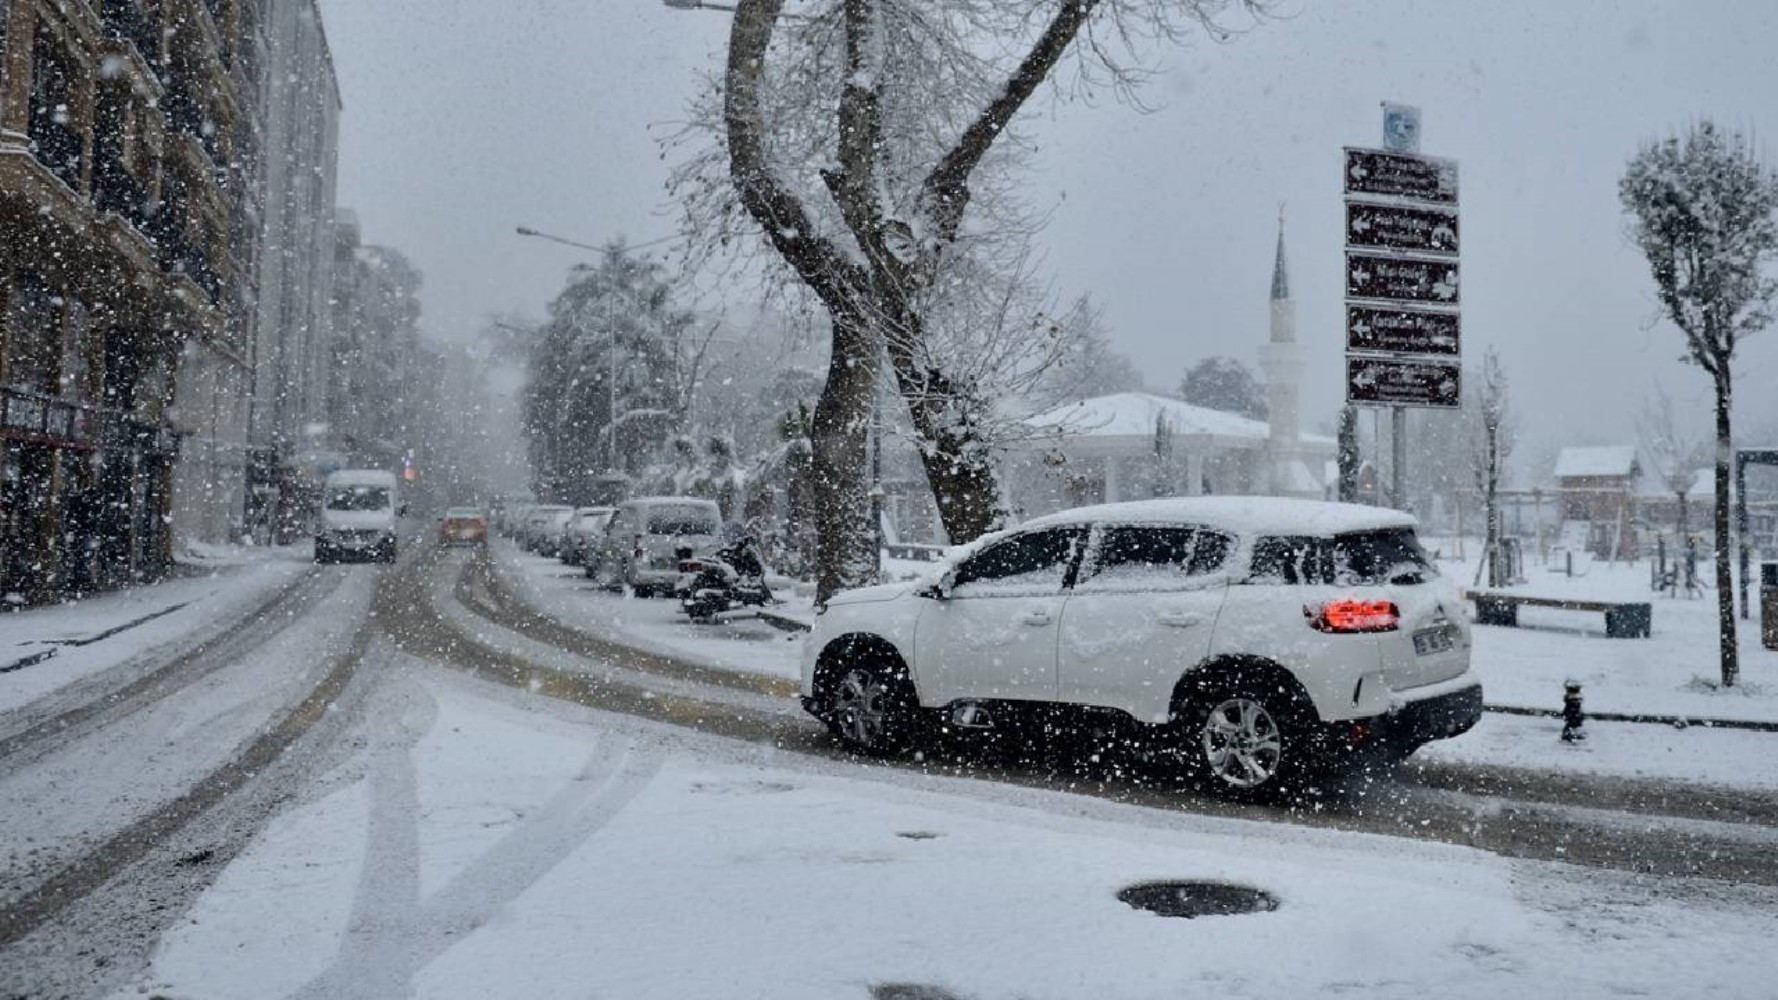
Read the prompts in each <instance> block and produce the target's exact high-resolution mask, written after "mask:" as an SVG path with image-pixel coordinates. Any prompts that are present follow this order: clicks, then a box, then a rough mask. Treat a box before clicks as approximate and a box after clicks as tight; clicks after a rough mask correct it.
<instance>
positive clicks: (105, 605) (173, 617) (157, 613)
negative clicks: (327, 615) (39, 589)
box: [0, 545, 311, 711]
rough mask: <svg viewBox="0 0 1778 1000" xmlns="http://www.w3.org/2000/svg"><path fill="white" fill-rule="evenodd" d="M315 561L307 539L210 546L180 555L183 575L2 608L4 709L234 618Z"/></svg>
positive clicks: (0, 698) (0, 687) (0, 702)
mask: <svg viewBox="0 0 1778 1000" xmlns="http://www.w3.org/2000/svg"><path fill="white" fill-rule="evenodd" d="M310 559H311V556H310V551H309V548H308V546H306V545H304V546H292V547H289V548H271V549H268V548H259V549H245V548H237V547H232V546H221V547H212V548H210V549H207V550H206V551H205V552H204V553H202V555H201V557H199V556H193V557H192V558H190V559H187V560H182V562H181V566H182V567H183V570H182V572H181V574H180V575H179V576H176V577H174V578H173V579H170V580H166V581H164V582H161V583H156V584H150V585H144V586H137V587H128V588H125V589H123V590H118V591H111V592H107V593H101V594H94V595H93V596H91V597H86V598H83V599H81V600H78V601H70V602H68V603H65V604H56V605H50V606H46V607H38V608H27V609H24V610H19V611H10V612H6V613H0V711H5V710H8V709H13V708H17V707H19V706H21V705H25V704H28V703H30V702H31V701H34V700H35V699H37V698H39V697H41V696H43V695H45V694H48V693H49V692H51V691H54V690H56V689H57V688H60V687H63V686H65V685H68V684H72V683H74V682H75V681H78V680H80V679H82V678H85V677H88V676H91V675H92V674H95V673H98V672H100V671H102V670H106V669H108V668H110V667H113V666H116V665H117V664H119V663H122V662H124V661H125V660H128V659H130V658H132V657H134V656H137V655H139V654H142V653H145V652H148V651H151V650H156V649H159V648H162V647H166V646H170V645H174V644H178V643H180V642H182V641H186V640H189V639H190V638H191V637H192V636H193V635H196V634H200V633H202V632H205V631H208V630H211V629H214V628H219V627H223V626H226V625H228V624H231V623H232V622H234V621H237V620H239V619H240V617H241V616H242V615H243V614H245V613H246V611H247V610H248V609H250V608H252V607H254V606H255V605H257V604H259V603H260V602H261V601H263V600H265V599H266V598H267V597H269V596H270V595H271V593H272V592H273V591H274V590H276V589H278V588H279V587H282V586H284V585H285V584H288V583H290V582H291V581H293V580H295V579H296V577H297V576H299V575H301V574H302V573H303V572H305V571H306V570H307V569H308V567H309V565H310ZM150 616H153V617H150ZM143 619H148V620H146V621H143ZM138 622H139V623H140V624H136V623H138ZM106 633H112V634H110V635H106ZM76 643H78V644H76ZM43 654H48V655H47V656H44V655H43ZM38 657H41V658H38ZM33 659H35V662H30V661H31V660H33Z"/></svg>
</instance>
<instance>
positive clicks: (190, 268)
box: [170, 240, 222, 305]
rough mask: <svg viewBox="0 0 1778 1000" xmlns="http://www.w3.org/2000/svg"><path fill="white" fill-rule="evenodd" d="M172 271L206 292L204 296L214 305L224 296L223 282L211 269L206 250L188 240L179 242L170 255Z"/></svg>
mask: <svg viewBox="0 0 1778 1000" xmlns="http://www.w3.org/2000/svg"><path fill="white" fill-rule="evenodd" d="M170 257H171V262H172V270H173V272H174V273H175V274H183V275H185V276H186V277H188V278H190V279H191V280H192V281H193V282H194V283H196V284H197V286H198V287H199V288H201V289H203V290H204V295H205V297H206V298H208V299H209V300H210V302H211V304H212V305H214V304H215V303H216V299H217V297H218V296H219V295H221V294H222V282H221V280H219V279H218V278H217V277H216V272H215V270H213V269H212V268H211V267H210V257H209V255H208V254H206V253H205V252H204V248H203V247H201V246H198V245H197V244H195V243H191V242H189V241H186V240H179V241H177V243H176V244H175V245H174V246H173V248H172V252H171V254H170Z"/></svg>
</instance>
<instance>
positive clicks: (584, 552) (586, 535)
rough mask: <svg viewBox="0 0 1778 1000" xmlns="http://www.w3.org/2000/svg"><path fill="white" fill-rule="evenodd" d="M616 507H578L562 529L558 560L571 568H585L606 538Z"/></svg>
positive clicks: (557, 553) (557, 551) (557, 548)
mask: <svg viewBox="0 0 1778 1000" xmlns="http://www.w3.org/2000/svg"><path fill="white" fill-rule="evenodd" d="M615 513H617V508H616V507H577V508H575V510H574V516H573V517H570V518H569V519H568V523H567V525H566V526H564V527H563V528H562V538H561V541H560V543H558V544H557V546H556V558H558V559H560V560H562V561H563V562H564V563H567V564H568V565H570V566H585V565H586V563H587V558H588V557H589V556H590V555H591V554H592V552H593V550H594V549H595V548H596V547H597V546H598V544H599V542H600V541H601V540H603V539H604V537H605V526H606V525H608V524H610V523H611V515H613V514H615Z"/></svg>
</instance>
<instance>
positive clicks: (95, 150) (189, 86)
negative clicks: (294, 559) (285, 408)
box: [0, 0, 265, 601]
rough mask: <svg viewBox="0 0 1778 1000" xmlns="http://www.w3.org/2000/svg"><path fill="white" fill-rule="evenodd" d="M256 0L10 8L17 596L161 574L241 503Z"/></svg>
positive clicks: (7, 541)
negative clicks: (236, 468) (235, 491)
mask: <svg viewBox="0 0 1778 1000" xmlns="http://www.w3.org/2000/svg"><path fill="white" fill-rule="evenodd" d="M259 4H260V0H5V2H0V234H3V237H4V238H3V239H0V317H3V319H0V341H3V347H0V395H3V397H4V410H3V411H0V478H3V482H4V488H3V490H0V588H3V592H4V593H5V594H7V595H9V599H11V600H13V601H33V600H40V599H44V598H46V597H48V596H52V595H53V594H55V593H59V592H65V591H68V590H76V591H78V590H81V589H85V588H88V587H91V586H103V585H107V584H109V583H114V582H118V581H122V580H128V579H136V578H141V577H144V576H152V575H154V574H156V573H158V572H160V571H161V570H162V569H164V568H165V566H166V565H167V564H168V562H169V560H170V559H171V555H172V537H171V534H170V530H171V529H170V527H169V525H170V523H171V522H172V521H173V520H174V519H175V518H176V517H177V515H179V514H180V513H182V512H183V513H185V514H186V515H187V517H188V518H189V517H193V516H196V515H198V514H199V513H200V508H202V507H203V505H204V504H206V503H210V502H214V501H215V500H216V497H215V488H216V487H217V485H218V484H223V488H225V489H226V480H227V477H226V476H225V475H221V476H219V475H214V474H213V469H214V468H215V467H216V466H217V465H218V464H219V463H220V464H226V463H229V462H233V463H235V464H237V465H238V464H239V461H240V456H239V454H238V449H239V446H240V444H241V443H242V442H243V437H244V421H245V414H246V393H247V389H248V379H247V375H248V358H249V352H250V351H251V343H252V334H253V286H254V282H253V281H252V273H253V269H254V265H255V261H256V253H257V244H258V239H257V226H256V225H254V223H253V220H255V219H257V217H258V212H259V208H260V206H259V204H258V201H257V198H258V195H257V192H258V191H259V184H258V180H257V178H258V174H259V167H260V147H259V141H258V140H259V129H258V101H259V86H258V83H257V81H259V80H261V79H262V76H263V65H264V55H265V52H264V44H263V39H262V34H261V30H260V24H259V12H260V6H259ZM231 445H233V446H234V447H235V448H236V449H237V452H236V453H235V454H234V455H232V456H231V455H230V454H229V447H230V446H231ZM176 498H177V499H176Z"/></svg>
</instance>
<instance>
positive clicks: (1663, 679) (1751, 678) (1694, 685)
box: [1441, 544, 1778, 722]
mask: <svg viewBox="0 0 1778 1000" xmlns="http://www.w3.org/2000/svg"><path fill="white" fill-rule="evenodd" d="M1471 548H1474V546H1473V544H1472V546H1471ZM1574 568H1575V575H1574V576H1572V577H1570V576H1568V575H1567V574H1566V573H1565V572H1563V564H1562V563H1560V562H1558V561H1555V560H1552V562H1551V565H1550V566H1549V567H1542V566H1538V565H1535V564H1534V563H1533V564H1531V565H1528V566H1527V567H1526V577H1527V579H1526V581H1525V582H1524V583H1522V584H1516V585H1514V586H1511V587H1504V588H1500V589H1502V590H1506V591H1509V592H1512V593H1523V594H1530V595H1535V596H1539V597H1558V598H1584V599H1589V600H1605V601H1637V602H1647V603H1649V604H1650V605H1651V613H1652V615H1653V619H1652V629H1651V631H1652V635H1651V636H1650V637H1649V638H1646V639H1607V638H1605V616H1604V615H1603V614H1602V613H1600V612H1597V611H1567V610H1559V609H1552V608H1520V609H1519V627H1518V628H1506V627H1500V626H1491V625H1490V626H1477V627H1476V629H1475V663H1476V666H1477V668H1478V669H1479V670H1481V671H1482V677H1483V681H1484V683H1486V684H1487V687H1488V701H1489V702H1490V703H1492V704H1500V705H1520V706H1528V707H1534V708H1546V709H1559V708H1560V707H1561V705H1562V686H1563V683H1564V682H1565V681H1566V680H1568V679H1570V678H1572V679H1574V680H1577V681H1579V682H1580V683H1581V686H1582V690H1583V693H1584V694H1585V697H1586V705H1587V708H1588V710H1590V711H1596V712H1625V713H1639V714H1656V715H1676V716H1685V717H1691V718H1720V719H1747V720H1758V721H1764V722H1775V721H1778V651H1774V650H1768V649H1765V648H1763V647H1762V646H1761V645H1760V641H1759V621H1758V609H1757V608H1755V609H1754V617H1753V618H1752V619H1751V620H1748V621H1742V620H1741V619H1740V618H1739V617H1737V618H1736V625H1737V627H1738V629H1739V634H1738V637H1737V638H1738V640H1739V649H1740V661H1741V683H1740V684H1739V685H1737V686H1736V687H1734V688H1722V687H1720V686H1719V684H1718V682H1719V681H1720V679H1721V668H1720V666H1719V662H1718V651H1717V611H1716V592H1715V591H1714V590H1705V591H1703V596H1700V597H1684V596H1680V597H1668V596H1666V595H1665V594H1656V593H1652V592H1651V590H1650V587H1649V567H1648V562H1647V561H1646V560H1644V561H1642V562H1639V563H1624V562H1619V563H1615V564H1613V563H1608V562H1593V561H1591V560H1587V559H1578V558H1577V560H1576V562H1575V566H1574ZM1441 569H1442V570H1443V571H1444V572H1445V573H1446V575H1448V576H1453V577H1455V578H1456V582H1457V583H1458V585H1459V586H1465V587H1467V586H1468V585H1469V584H1470V583H1471V582H1472V581H1473V580H1474V579H1475V577H1474V568H1473V564H1471V565H1467V566H1466V565H1464V564H1452V563H1446V564H1444V565H1443V566H1442V567H1441ZM1704 569H1705V567H1700V572H1703V570H1704ZM1757 591H1758V588H1757V587H1755V588H1752V590H1751V591H1750V593H1751V595H1752V597H1753V599H1754V601H1755V602H1756V603H1757V601H1758V593H1757ZM1470 610H1471V611H1473V606H1472V607H1471V609H1470ZM1737 614H1738V612H1737Z"/></svg>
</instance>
